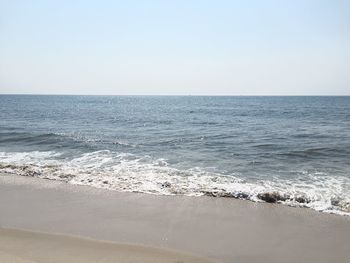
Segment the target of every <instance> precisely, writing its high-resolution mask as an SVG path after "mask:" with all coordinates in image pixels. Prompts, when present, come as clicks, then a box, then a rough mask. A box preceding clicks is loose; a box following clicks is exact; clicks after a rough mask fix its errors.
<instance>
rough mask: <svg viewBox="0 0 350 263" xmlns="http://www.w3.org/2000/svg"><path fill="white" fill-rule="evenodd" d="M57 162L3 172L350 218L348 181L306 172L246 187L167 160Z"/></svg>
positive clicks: (27, 162) (109, 155)
mask: <svg viewBox="0 0 350 263" xmlns="http://www.w3.org/2000/svg"><path fill="white" fill-rule="evenodd" d="M59 156H60V154H59V153H56V152H26V153H18V152H17V153H9V152H0V172H5V173H12V174H17V175H23V176H35V177H39V178H46V179H53V180H61V181H65V182H67V183H71V184H78V185H90V186H93V187H98V188H105V189H111V190H118V191H126V192H142V193H151V194H159V195H175V194H182V195H189V196H201V195H210V196H218V197H233V198H241V199H248V200H252V201H262V200H265V201H273V202H278V203H284V204H288V205H291V206H304V207H309V208H312V209H315V210H317V211H323V212H328V213H338V214H343V215H350V179H349V178H346V177H340V176H337V177H333V176H331V175H327V174H323V173H317V172H314V173H310V172H304V174H303V176H302V178H300V179H293V180H283V179H278V180H277V179H276V180H264V181H246V180H244V179H242V178H241V177H239V176H237V175H235V174H232V175H223V174H220V173H217V172H209V171H207V170H205V169H202V168H200V167H195V168H192V169H177V168H174V167H171V166H169V165H168V163H167V162H166V160H165V159H156V160H154V159H152V158H151V157H150V156H141V157H140V156H136V155H134V154H129V153H115V152H111V151H108V150H105V151H96V152H91V153H86V154H82V155H80V156H78V157H76V158H73V159H58V158H57V157H59ZM271 198H272V199H271Z"/></svg>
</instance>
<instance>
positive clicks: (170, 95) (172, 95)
mask: <svg viewBox="0 0 350 263" xmlns="http://www.w3.org/2000/svg"><path fill="white" fill-rule="evenodd" d="M4 95H5V96H16V95H17V96H18V95H19V96H120V97H122V96H125V97H127V96H129V97H130V96H135V97H136V96H139V97H152V96H157V97H349V96H350V94H345V95H340V94H339V95H336V94H64V93H57V94H56V93H55V94H51V93H47V94H45V93H0V96H4Z"/></svg>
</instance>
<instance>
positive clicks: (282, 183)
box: [0, 95, 350, 215]
mask: <svg viewBox="0 0 350 263" xmlns="http://www.w3.org/2000/svg"><path fill="white" fill-rule="evenodd" d="M0 173H10V174H16V175H23V176H34V177H38V178H44V179H53V180H61V181H65V182H67V183H71V184H80V185H91V186H93V187H99V188H105V189H111V190H118V191H128V192H143V193H151V194H159V195H190V196H200V195H209V196H216V197H218V198H224V197H226V198H240V199H247V200H251V201H257V202H264V201H268V202H277V203H282V204H286V205H291V206H302V207H308V208H312V209H315V210H318V211H323V212H329V213H338V214H343V215H350V97H209V96H208V97H195V96H178V97H167V96H34V95H33V96H25V95H1V96H0Z"/></svg>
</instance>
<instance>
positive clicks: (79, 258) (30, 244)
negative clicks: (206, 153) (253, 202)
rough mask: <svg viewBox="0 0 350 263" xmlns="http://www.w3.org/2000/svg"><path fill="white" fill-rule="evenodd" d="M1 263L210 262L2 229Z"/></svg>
mask: <svg viewBox="0 0 350 263" xmlns="http://www.w3.org/2000/svg"><path fill="white" fill-rule="evenodd" d="M0 262H13V263H26V262H28V263H29V262H32V263H34V262H35V263H47V262H52V263H60V262H65V263H66V262H72V263H73V262H74V263H96V262H104V263H109V262H111V263H112V262H119V263H130V262H133V263H167V262H169V263H175V262H178V263H179V262H183V263H185V262H188V263H213V261H210V260H206V259H204V258H200V257H196V256H192V255H185V254H183V253H179V252H175V251H168V250H164V249H163V250H162V249H156V248H150V247H142V246H133V245H125V244H116V243H111V242H101V241H95V240H89V239H83V238H77V237H72V236H66V235H53V234H44V233H37V232H29V231H23V230H13V229H1V228H0Z"/></svg>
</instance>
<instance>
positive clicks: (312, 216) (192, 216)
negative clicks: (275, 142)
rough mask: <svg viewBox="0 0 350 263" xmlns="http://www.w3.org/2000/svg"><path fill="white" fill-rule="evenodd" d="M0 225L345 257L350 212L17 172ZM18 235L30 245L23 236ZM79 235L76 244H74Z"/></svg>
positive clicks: (237, 255) (217, 252)
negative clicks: (111, 187)
mask: <svg viewBox="0 0 350 263" xmlns="http://www.w3.org/2000/svg"><path fill="white" fill-rule="evenodd" d="M0 227H2V228H12V229H24V230H30V231H39V232H45V233H57V234H61V235H73V236H80V237H83V238H89V239H94V240H102V241H103V242H104V241H108V242H116V243H118V244H132V245H136V246H147V247H154V248H157V249H155V250H156V251H158V252H159V251H162V250H161V249H166V250H168V249H170V250H175V251H181V252H184V253H190V254H193V255H199V256H201V257H203V258H209V259H213V260H218V261H221V262H240V263H244V262H269V263H272V262H293V263H294V262H318V263H321V262H339V263H341V262H349V259H350V250H349V244H350V218H349V217H345V216H339V215H328V214H323V213H319V212H315V211H312V210H310V209H302V208H291V207H287V206H282V205H276V204H266V203H253V202H249V201H241V200H235V199H228V198H210V197H185V196H156V195H146V194H136V193H119V192H115V191H106V190H100V189H94V188H90V187H84V186H74V185H68V184H65V183H60V182H57V181H48V180H42V179H41V180H40V179H35V178H25V177H16V176H0ZM2 231H9V230H2ZM21 233H22V232H21ZM35 235H36V234H35ZM38 235H39V234H38ZM55 237H57V236H55ZM65 238H68V237H65ZM0 240H3V232H1V239H0ZM18 240H19V242H24V243H23V246H22V247H27V246H28V243H29V242H26V241H25V239H24V238H21V236H20V235H19V237H18ZM102 241H86V242H97V243H98V242H101V243H98V244H99V246H100V249H102V250H103V247H104V245H101V244H105V243H103V242H102ZM72 242H73V241H72ZM81 242H82V243H84V242H85V241H83V240H81V239H74V242H73V243H74V244H76V245H77V246H78V247H79V246H83V245H79V244H80V243H81ZM6 244H7V242H5V243H4V242H3V241H0V256H1V257H3V258H5V257H9V254H11V253H9V250H8V249H9V248H8V247H6ZM118 244H114V245H113V246H118ZM119 246H120V245H119ZM56 248H58V249H62V246H61V245H59V244H58V245H56ZM81 249H83V248H81ZM158 249H160V250H158ZM113 250H114V249H111V252H112V251H113ZM70 251H71V252H70V253H75V252H76V250H75V249H71V250H70ZM150 253H151V252H150ZM164 253H165V252H164ZM169 253H170V252H169ZM173 253H175V252H173ZM127 254H129V255H130V253H127ZM131 254H132V253H131ZM175 254H176V253H175ZM180 254H181V253H180ZM13 255H15V256H16V257H19V258H21V255H20V254H18V253H13ZM194 258H195V257H194ZM0 259H1V258H0ZM21 259H22V258H21ZM25 260H32V259H30V258H25ZM14 262H31V261H14ZM34 262H36V261H34ZM37 262H40V261H37ZM50 262H51V261H50ZM52 262H55V261H52ZM75 262H78V261H75ZM84 262H87V261H84ZM107 262H108V261H107ZM118 262H119V261H118ZM121 262H123V261H121ZM131 262H138V261H131ZM143 262H147V261H143ZM153 262H156V261H153ZM163 262H164V261H163ZM165 262H166V261H165ZM170 262H171V261H170ZM174 262H176V261H174ZM180 262H181V260H180ZM184 262H187V261H184ZM188 262H191V261H188Z"/></svg>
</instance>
